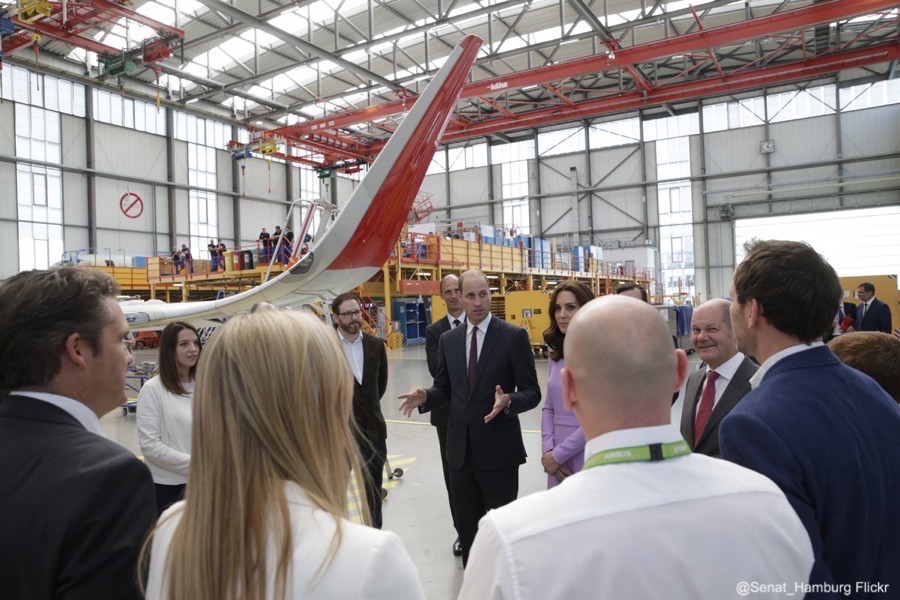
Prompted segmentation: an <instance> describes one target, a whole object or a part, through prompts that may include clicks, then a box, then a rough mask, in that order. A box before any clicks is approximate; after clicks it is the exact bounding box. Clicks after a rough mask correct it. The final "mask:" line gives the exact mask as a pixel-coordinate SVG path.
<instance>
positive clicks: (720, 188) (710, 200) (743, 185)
mask: <svg viewBox="0 0 900 600" xmlns="http://www.w3.org/2000/svg"><path fill="white" fill-rule="evenodd" d="M767 185H768V184H767V182H766V175H765V174H764V173H760V174H758V175H741V176H735V177H718V178H715V179H707V180H706V196H707V198H706V203H707V204H708V205H709V206H716V205H719V204H730V203H731V202H733V201H735V200H736V198H734V197H735V196H739V195H740V194H744V193H747V192H755V191H758V190H761V189H765V188H766V186H767Z"/></svg>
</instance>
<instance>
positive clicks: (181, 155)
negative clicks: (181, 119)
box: [163, 140, 188, 185]
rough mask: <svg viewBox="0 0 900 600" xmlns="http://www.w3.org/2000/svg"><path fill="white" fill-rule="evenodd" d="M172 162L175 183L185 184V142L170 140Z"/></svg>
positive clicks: (186, 172) (186, 177)
mask: <svg viewBox="0 0 900 600" xmlns="http://www.w3.org/2000/svg"><path fill="white" fill-rule="evenodd" d="M172 154H173V155H174V156H173V164H174V165H175V172H174V173H173V179H174V181H175V183H181V184H184V185H187V182H188V167H187V165H188V145H187V142H180V141H178V140H175V141H173V142H172ZM163 179H165V177H163Z"/></svg>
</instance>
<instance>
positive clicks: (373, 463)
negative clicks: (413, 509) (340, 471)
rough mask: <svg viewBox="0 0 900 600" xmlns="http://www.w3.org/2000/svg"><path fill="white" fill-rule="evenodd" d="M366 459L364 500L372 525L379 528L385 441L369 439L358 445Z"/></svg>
mask: <svg viewBox="0 0 900 600" xmlns="http://www.w3.org/2000/svg"><path fill="white" fill-rule="evenodd" d="M360 447H361V449H362V452H363V456H364V458H365V461H366V466H365V469H366V471H367V472H368V475H369V476H368V477H366V482H365V487H366V501H367V502H368V503H369V514H370V515H371V521H372V527H374V528H376V529H381V484H382V482H383V481H384V461H385V460H387V442H386V441H385V440H381V441H378V442H373V441H371V440H370V441H369V442H367V443H364V444H363V445H361V446H360Z"/></svg>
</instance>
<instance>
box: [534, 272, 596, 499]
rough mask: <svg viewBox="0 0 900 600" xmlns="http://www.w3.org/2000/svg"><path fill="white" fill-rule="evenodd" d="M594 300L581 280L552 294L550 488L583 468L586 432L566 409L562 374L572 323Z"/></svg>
mask: <svg viewBox="0 0 900 600" xmlns="http://www.w3.org/2000/svg"><path fill="white" fill-rule="evenodd" d="M593 299H594V293H593V292H592V291H591V289H590V288H589V287H588V286H587V285H585V284H583V283H581V282H578V281H563V282H561V283H560V284H559V285H557V286H556V289H554V290H553V293H552V294H550V327H548V328H547V330H546V331H545V332H544V342H546V344H547V346H549V347H550V374H549V375H548V376H547V395H546V396H545V397H544V408H543V411H542V414H541V453H542V456H541V464H542V465H543V467H544V471H545V472H546V473H547V487H548V488H552V487H554V486H556V485H558V484H559V483H560V482H561V481H562V480H563V479H565V478H566V477H568V476H569V475H571V474H573V473H577V472H578V471H580V470H581V467H582V466H583V465H584V433H582V431H581V427H580V426H579V425H578V419H576V418H575V413H573V412H571V411H568V410H566V409H565V408H564V407H563V401H562V380H561V379H560V375H559V374H560V371H562V369H563V368H565V366H566V361H565V357H564V353H563V341H564V340H565V338H566V331H567V330H568V328H569V322H570V321H571V320H572V317H574V316H575V313H576V312H578V310H579V309H580V308H581V307H582V306H584V305H585V304H587V303H588V302H590V301H591V300H593Z"/></svg>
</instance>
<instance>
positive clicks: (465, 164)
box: [447, 144, 487, 171]
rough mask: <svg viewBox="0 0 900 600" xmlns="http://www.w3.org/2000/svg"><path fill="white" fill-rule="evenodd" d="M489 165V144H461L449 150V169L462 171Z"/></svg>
mask: <svg viewBox="0 0 900 600" xmlns="http://www.w3.org/2000/svg"><path fill="white" fill-rule="evenodd" d="M484 166H487V144H474V145H472V146H460V147H457V148H450V149H448V150H447V170H448V171H461V170H463V169H472V168H475V167H484Z"/></svg>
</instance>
